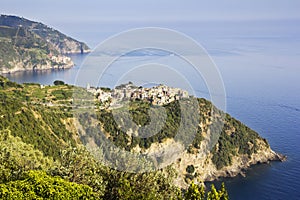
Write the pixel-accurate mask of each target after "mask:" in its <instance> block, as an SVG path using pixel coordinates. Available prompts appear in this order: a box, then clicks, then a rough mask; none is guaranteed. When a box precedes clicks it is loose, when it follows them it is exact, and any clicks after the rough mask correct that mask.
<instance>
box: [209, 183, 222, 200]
mask: <svg viewBox="0 0 300 200" xmlns="http://www.w3.org/2000/svg"><path fill="white" fill-rule="evenodd" d="M207 200H220V195H219V193H218V191H217V190H216V188H215V186H214V184H212V185H211V186H210V191H209V192H208V193H207Z"/></svg>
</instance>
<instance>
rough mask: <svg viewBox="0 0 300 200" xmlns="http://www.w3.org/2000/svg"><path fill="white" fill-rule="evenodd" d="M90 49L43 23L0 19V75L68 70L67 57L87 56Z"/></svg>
mask: <svg viewBox="0 0 300 200" xmlns="http://www.w3.org/2000/svg"><path fill="white" fill-rule="evenodd" d="M89 51H90V49H89V47H88V46H87V45H86V44H84V43H83V42H79V41H77V40H75V39H73V38H70V37H68V36H66V35H64V34H63V33H61V32H59V31H57V30H55V29H53V28H50V27H48V26H46V25H44V24H42V23H39V22H34V21H30V20H28V19H25V18H20V17H17V16H7V15H1V16H0V73H12V72H16V71H25V70H33V69H34V70H38V69H53V68H70V67H72V66H73V65H74V64H73V62H72V61H71V59H70V58H69V57H68V56H67V55H66V54H70V53H87V52H89Z"/></svg>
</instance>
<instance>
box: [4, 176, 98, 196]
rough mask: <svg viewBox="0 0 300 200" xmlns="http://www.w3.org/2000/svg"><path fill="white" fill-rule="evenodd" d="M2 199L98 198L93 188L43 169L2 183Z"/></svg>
mask: <svg viewBox="0 0 300 200" xmlns="http://www.w3.org/2000/svg"><path fill="white" fill-rule="evenodd" d="M0 198H1V199H96V195H95V194H94V193H93V191H92V188H90V187H89V186H87V185H81V184H77V183H72V182H68V181H65V180H64V179H62V178H60V177H51V176H48V175H47V174H46V173H45V172H42V171H28V172H26V173H25V174H24V176H23V177H22V178H21V179H19V180H16V181H11V182H8V183H6V184H0Z"/></svg>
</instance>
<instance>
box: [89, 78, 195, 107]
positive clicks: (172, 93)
mask: <svg viewBox="0 0 300 200" xmlns="http://www.w3.org/2000/svg"><path fill="white" fill-rule="evenodd" d="M87 91H88V92H91V93H92V94H94V95H95V96H96V97H97V99H98V100H99V101H100V102H101V103H107V102H109V104H110V106H112V107H113V106H115V105H118V104H120V103H121V102H122V101H127V100H143V101H149V102H150V103H151V104H152V105H164V104H168V103H171V102H172V101H175V100H180V99H183V98H188V97H189V94H188V92H187V91H185V90H182V89H179V88H172V87H168V86H165V85H158V86H154V87H152V88H144V87H142V86H140V87H138V86H135V85H134V84H133V83H131V82H129V83H127V84H122V85H120V86H117V87H116V88H115V89H113V90H110V89H108V88H95V87H91V86H89V84H88V85H87Z"/></svg>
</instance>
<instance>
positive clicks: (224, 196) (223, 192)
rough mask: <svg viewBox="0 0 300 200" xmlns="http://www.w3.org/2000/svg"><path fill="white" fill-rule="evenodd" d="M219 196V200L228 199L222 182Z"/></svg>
mask: <svg viewBox="0 0 300 200" xmlns="http://www.w3.org/2000/svg"><path fill="white" fill-rule="evenodd" d="M219 196H220V200H228V199H229V196H228V192H227V190H226V188H225V184H224V182H223V183H222V185H221V189H220V190H219Z"/></svg>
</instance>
